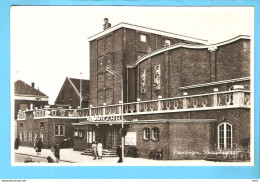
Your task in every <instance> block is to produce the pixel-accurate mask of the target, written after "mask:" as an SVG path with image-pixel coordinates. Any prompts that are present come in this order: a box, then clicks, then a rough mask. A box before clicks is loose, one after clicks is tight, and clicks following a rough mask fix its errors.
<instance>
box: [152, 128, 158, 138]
mask: <svg viewBox="0 0 260 182" xmlns="http://www.w3.org/2000/svg"><path fill="white" fill-rule="evenodd" d="M152 139H153V140H159V129H158V128H153V129H152Z"/></svg>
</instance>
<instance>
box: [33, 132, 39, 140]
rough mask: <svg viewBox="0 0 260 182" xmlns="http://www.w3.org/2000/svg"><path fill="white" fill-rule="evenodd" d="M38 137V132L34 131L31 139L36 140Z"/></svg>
mask: <svg viewBox="0 0 260 182" xmlns="http://www.w3.org/2000/svg"><path fill="white" fill-rule="evenodd" d="M37 137H38V131H34V136H33V138H34V139H35V138H37Z"/></svg>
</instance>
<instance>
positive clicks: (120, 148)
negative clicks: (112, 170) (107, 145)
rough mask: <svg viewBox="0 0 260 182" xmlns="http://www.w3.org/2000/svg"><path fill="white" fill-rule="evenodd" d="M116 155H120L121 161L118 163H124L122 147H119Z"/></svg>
mask: <svg viewBox="0 0 260 182" xmlns="http://www.w3.org/2000/svg"><path fill="white" fill-rule="evenodd" d="M116 155H118V157H119V160H118V161H117V163H121V162H122V147H121V145H119V146H118V147H117V149H116Z"/></svg>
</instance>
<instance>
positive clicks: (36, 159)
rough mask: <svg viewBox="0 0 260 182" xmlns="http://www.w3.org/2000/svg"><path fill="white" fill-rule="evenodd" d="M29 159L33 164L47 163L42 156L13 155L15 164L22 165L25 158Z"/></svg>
mask: <svg viewBox="0 0 260 182" xmlns="http://www.w3.org/2000/svg"><path fill="white" fill-rule="evenodd" d="M28 157H29V158H31V159H32V161H33V163H48V161H47V159H46V157H43V156H39V157H36V156H31V155H25V154H15V162H19V163H24V161H25V159H26V158H28ZM60 163H69V162H65V161H60Z"/></svg>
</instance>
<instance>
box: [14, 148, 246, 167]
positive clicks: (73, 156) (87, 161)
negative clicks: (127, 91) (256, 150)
mask: <svg viewBox="0 0 260 182" xmlns="http://www.w3.org/2000/svg"><path fill="white" fill-rule="evenodd" d="M81 152H82V151H73V149H72V148H68V149H61V150H60V163H64V165H65V163H68V162H69V163H74V164H68V165H85V166H88V165H89V166H117V165H127V166H199V165H200V166H201V165H202V166H203V165H204V166H223V165H224V166H225V165H241V163H234V162H233V163H229V162H224V163H223V162H217V163H216V162H212V161H205V160H148V159H145V158H132V157H125V162H124V163H123V164H122V163H117V161H118V159H119V158H118V157H103V158H102V159H96V160H93V157H92V156H86V155H81ZM15 154H21V155H27V156H32V157H39V158H45V159H46V158H47V157H48V156H54V154H53V153H52V152H51V150H50V149H42V152H41V155H37V153H36V152H35V150H34V148H32V147H19V149H18V150H15ZM46 162H47V160H46ZM75 163H77V164H75ZM242 164H243V163H242ZM244 164H245V163H244Z"/></svg>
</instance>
